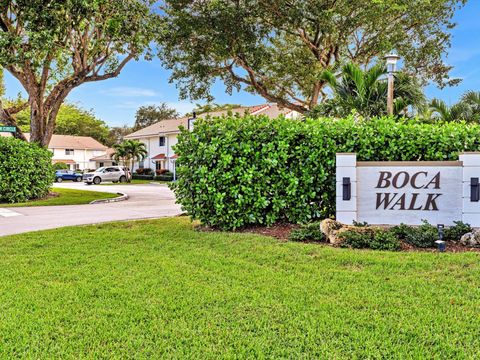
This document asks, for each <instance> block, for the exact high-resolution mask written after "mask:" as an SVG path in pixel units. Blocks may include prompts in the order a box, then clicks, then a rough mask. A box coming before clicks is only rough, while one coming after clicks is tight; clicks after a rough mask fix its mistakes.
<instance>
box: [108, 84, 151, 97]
mask: <svg viewBox="0 0 480 360" xmlns="http://www.w3.org/2000/svg"><path fill="white" fill-rule="evenodd" d="M102 93H103V94H106V95H109V96H119V97H152V96H158V95H160V94H159V93H158V92H156V91H154V90H152V89H144V88H137V87H130V86H117V87H112V88H110V89H105V90H103V91H102Z"/></svg>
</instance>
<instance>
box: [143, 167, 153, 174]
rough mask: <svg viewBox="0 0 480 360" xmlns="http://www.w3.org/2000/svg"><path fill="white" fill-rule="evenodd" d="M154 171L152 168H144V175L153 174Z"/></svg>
mask: <svg viewBox="0 0 480 360" xmlns="http://www.w3.org/2000/svg"><path fill="white" fill-rule="evenodd" d="M152 172H153V171H152V169H150V168H145V169H143V174H144V175H152Z"/></svg>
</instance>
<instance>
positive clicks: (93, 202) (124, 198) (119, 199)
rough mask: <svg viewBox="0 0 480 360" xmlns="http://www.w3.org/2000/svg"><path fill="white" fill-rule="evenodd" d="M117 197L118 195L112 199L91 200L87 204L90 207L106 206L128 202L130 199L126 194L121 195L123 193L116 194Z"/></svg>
mask: <svg viewBox="0 0 480 360" xmlns="http://www.w3.org/2000/svg"><path fill="white" fill-rule="evenodd" d="M117 195H120V196H118V197H116V198H113V199H99V200H93V201H91V202H90V203H89V204H90V205H93V204H108V203H114V202H119V201H125V200H128V199H129V198H130V196H128V195H127V194H123V193H117Z"/></svg>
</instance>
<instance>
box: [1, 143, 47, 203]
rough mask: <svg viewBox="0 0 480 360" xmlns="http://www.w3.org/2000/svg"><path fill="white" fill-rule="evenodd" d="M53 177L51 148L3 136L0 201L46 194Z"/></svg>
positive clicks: (25, 198) (10, 201)
mask: <svg viewBox="0 0 480 360" xmlns="http://www.w3.org/2000/svg"><path fill="white" fill-rule="evenodd" d="M53 180H54V170H53V166H52V153H51V152H50V151H48V150H47V149H43V148H41V147H39V146H38V145H35V144H30V143H27V142H25V141H21V140H17V139H14V138H6V137H0V202H8V203H15V202H23V201H27V200H31V199H37V198H41V197H44V196H46V195H47V194H48V190H49V189H50V186H52V183H53Z"/></svg>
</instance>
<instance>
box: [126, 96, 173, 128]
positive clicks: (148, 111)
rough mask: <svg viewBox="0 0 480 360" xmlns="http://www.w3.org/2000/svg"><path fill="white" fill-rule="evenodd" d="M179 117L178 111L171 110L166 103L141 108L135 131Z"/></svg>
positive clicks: (137, 116) (137, 114) (136, 119)
mask: <svg viewBox="0 0 480 360" xmlns="http://www.w3.org/2000/svg"><path fill="white" fill-rule="evenodd" d="M179 115H180V114H179V113H178V112H177V110H175V109H172V108H170V107H169V106H168V104H166V103H161V104H160V105H147V106H141V107H139V108H138V110H137V113H136V114H135V125H134V127H133V129H134V131H137V130H140V129H143V128H145V127H147V126H150V125H152V124H155V123H157V122H159V121H161V120H166V119H173V118H176V117H178V116H179Z"/></svg>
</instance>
